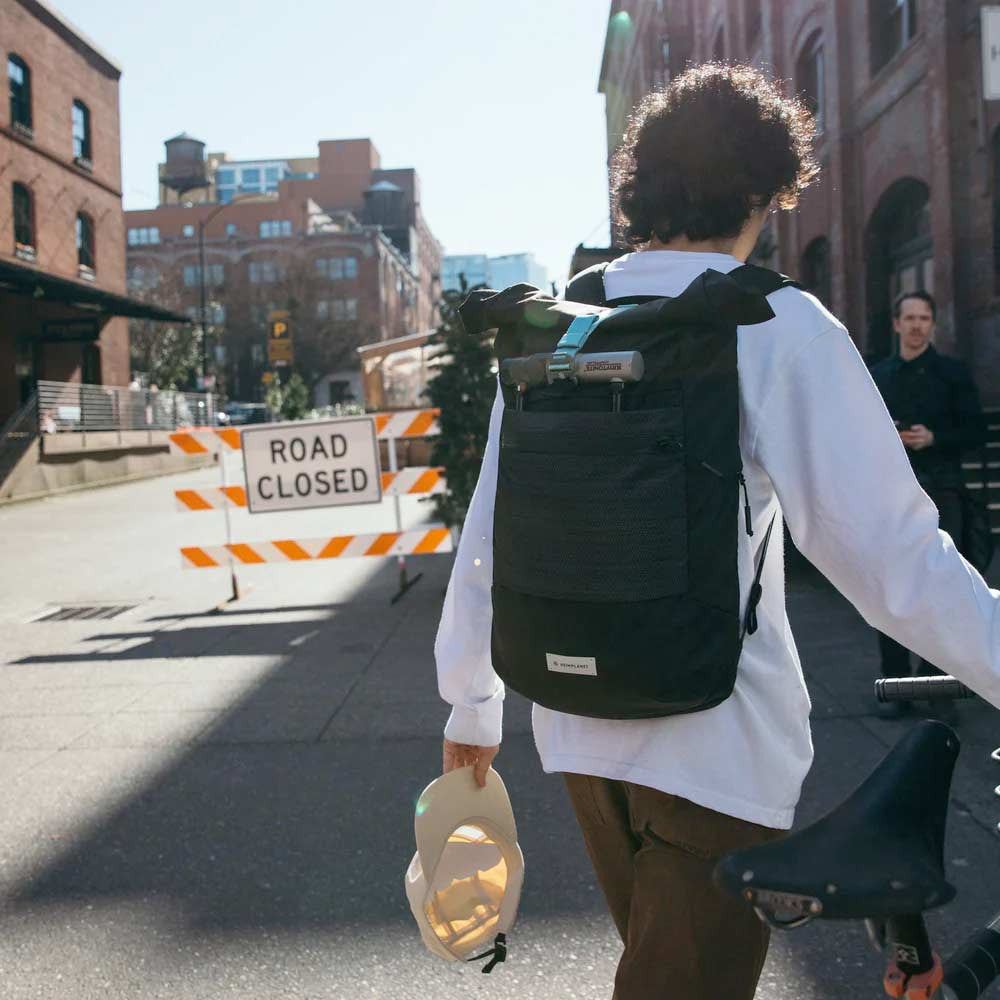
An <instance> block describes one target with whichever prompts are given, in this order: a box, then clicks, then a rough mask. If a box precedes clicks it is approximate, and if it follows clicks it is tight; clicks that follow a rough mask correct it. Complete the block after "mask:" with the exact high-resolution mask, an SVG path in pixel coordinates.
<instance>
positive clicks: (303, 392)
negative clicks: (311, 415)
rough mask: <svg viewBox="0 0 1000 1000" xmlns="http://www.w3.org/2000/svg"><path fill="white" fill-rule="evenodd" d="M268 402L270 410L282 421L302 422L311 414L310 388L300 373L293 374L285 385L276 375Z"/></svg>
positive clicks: (267, 398)
mask: <svg viewBox="0 0 1000 1000" xmlns="http://www.w3.org/2000/svg"><path fill="white" fill-rule="evenodd" d="M266 401H267V407H268V409H269V410H270V411H271V412H272V413H273V414H275V416H277V417H279V418H280V419H281V420H302V419H303V417H305V415H306V414H307V413H308V412H309V387H308V386H307V385H306V383H305V380H304V379H303V378H302V376H301V375H299V373H298V372H293V373H292V376H291V377H290V378H289V379H288V381H287V382H285V383H282V381H281V376H280V375H278V374H277V373H276V374H275V378H274V381H273V382H272V383H271V386H270V388H269V389H268V390H267V397H266Z"/></svg>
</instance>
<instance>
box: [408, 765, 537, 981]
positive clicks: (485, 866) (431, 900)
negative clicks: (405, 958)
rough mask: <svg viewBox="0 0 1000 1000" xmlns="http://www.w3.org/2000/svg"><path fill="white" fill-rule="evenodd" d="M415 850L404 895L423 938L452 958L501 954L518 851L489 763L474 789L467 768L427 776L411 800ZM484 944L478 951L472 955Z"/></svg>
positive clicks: (519, 878) (513, 910)
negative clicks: (483, 780)
mask: <svg viewBox="0 0 1000 1000" xmlns="http://www.w3.org/2000/svg"><path fill="white" fill-rule="evenodd" d="M413 825H414V829H415V831H416V835H417V853H416V854H414V855H413V860H412V861H411V862H410V866H409V868H408V869H407V870H406V878H405V883H406V896H407V899H409V901H410V909H411V910H412V911H413V916H414V917H415V918H416V921H417V926H418V927H419V928H420V935H421V937H422V938H423V941H424V944H425V945H426V946H427V948H428V949H429V950H430V951H431V952H433V953H434V954H435V955H440V956H441V958H446V959H448V960H449V961H452V962H465V961H475V960H476V959H479V958H487V957H489V958H491V961H490V962H489V963H488V964H487V965H485V966H484V967H483V972H490V971H492V969H493V967H494V966H495V965H496V964H497V963H498V962H502V961H503V960H504V959H505V958H506V954H507V946H506V934H507V932H508V931H509V930H510V928H511V927H512V926H513V924H514V919H515V917H516V916H517V904H518V901H519V900H520V897H521V884H522V883H523V881H524V856H523V855H522V854H521V848H520V847H519V846H518V844H517V827H516V826H515V825H514V812H513V810H512V809H511V806H510V798H509V797H508V795H507V789H506V788H505V787H504V783H503V781H501V779H500V775H499V774H497V772H496V771H494V770H493V769H492V768H490V770H489V771H488V772H487V774H486V787H485V788H480V787H479V785H477V784H476V780H475V778H474V777H473V769H472V768H471V767H460V768H456V769H455V770H454V771H449V772H448V773H447V774H444V775H442V776H441V777H440V778H438V779H437V780H436V781H432V782H431V783H430V784H429V785H428V786H427V787H426V788H425V789H424V791H423V793H422V794H421V796H420V798H419V799H418V800H417V808H416V815H415V817H414V821H413ZM484 947H488V948H489V951H486V952H484V953H483V954H475V955H474V954H473V953H474V952H478V951H479V950H480V949H482V948H484Z"/></svg>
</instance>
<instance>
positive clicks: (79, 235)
mask: <svg viewBox="0 0 1000 1000" xmlns="http://www.w3.org/2000/svg"><path fill="white" fill-rule="evenodd" d="M76 262H77V264H78V265H79V271H80V273H81V274H83V275H85V276H89V277H93V275H94V272H95V271H96V270H97V258H96V256H95V254H94V220H93V219H92V218H91V217H90V216H89V215H87V214H86V213H85V212H80V213H78V214H77V217H76Z"/></svg>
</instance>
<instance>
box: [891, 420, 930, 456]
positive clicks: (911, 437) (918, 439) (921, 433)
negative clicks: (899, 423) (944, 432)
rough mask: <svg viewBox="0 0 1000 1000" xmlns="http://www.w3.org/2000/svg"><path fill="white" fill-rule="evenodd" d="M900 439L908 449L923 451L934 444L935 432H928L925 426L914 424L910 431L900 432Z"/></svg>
mask: <svg viewBox="0 0 1000 1000" xmlns="http://www.w3.org/2000/svg"><path fill="white" fill-rule="evenodd" d="M899 437H900V440H901V441H902V442H903V444H905V445H906V447H907V448H912V449H913V450H914V451H921V450H923V449H924V448H929V447H930V446H931V445H932V444H934V431H932V430H928V429H927V428H926V427H924V425H923V424H914V425H913V426H912V427H911V428H910V429H909V430H908V431H900V432H899Z"/></svg>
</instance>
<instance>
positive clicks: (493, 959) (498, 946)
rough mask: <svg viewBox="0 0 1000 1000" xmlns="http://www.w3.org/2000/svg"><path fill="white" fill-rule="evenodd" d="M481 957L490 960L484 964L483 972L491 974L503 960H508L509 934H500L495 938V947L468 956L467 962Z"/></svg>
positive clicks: (475, 960)
mask: <svg viewBox="0 0 1000 1000" xmlns="http://www.w3.org/2000/svg"><path fill="white" fill-rule="evenodd" d="M481 958H488V959H489V961H488V962H487V963H486V964H485V965H484V966H483V972H485V973H487V974H489V973H491V972H492V971H493V969H494V968H495V967H496V966H497V965H499V964H500V963H501V962H505V961H506V960H507V935H506V934H498V935H497V936H496V937H495V938H494V939H493V947H492V948H490V950H489V951H484V952H483V953H482V954H481V955H476V956H474V957H473V958H467V959H466V962H478V961H479V960H480V959H481Z"/></svg>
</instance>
